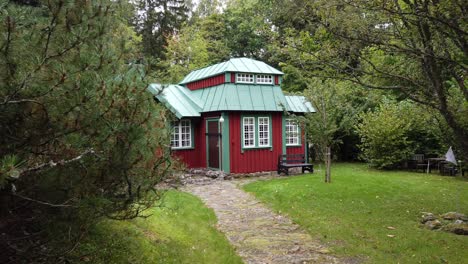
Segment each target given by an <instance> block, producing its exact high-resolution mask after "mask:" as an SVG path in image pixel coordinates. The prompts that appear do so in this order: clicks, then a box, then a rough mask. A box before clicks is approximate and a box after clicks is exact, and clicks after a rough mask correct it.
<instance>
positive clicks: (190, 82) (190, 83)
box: [179, 58, 283, 91]
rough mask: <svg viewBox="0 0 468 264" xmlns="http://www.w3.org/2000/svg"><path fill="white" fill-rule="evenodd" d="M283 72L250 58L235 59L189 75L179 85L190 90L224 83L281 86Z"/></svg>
mask: <svg viewBox="0 0 468 264" xmlns="http://www.w3.org/2000/svg"><path fill="white" fill-rule="evenodd" d="M282 75H283V72H281V71H279V70H277V69H275V68H273V67H271V66H270V65H268V64H266V63H264V62H262V61H258V60H254V59H249V58H233V59H230V60H228V61H225V62H221V63H218V64H215V65H211V66H209V67H205V68H202V69H198V70H195V71H192V72H191V73H189V74H188V75H187V76H186V77H185V78H184V79H183V80H182V81H181V82H180V83H179V85H183V86H185V87H187V88H188V89H190V90H192V91H193V90H198V89H203V88H208V87H212V86H216V85H220V84H224V83H232V84H234V83H235V84H239V85H241V84H248V85H252V84H253V85H256V84H259V85H280V84H281V81H282Z"/></svg>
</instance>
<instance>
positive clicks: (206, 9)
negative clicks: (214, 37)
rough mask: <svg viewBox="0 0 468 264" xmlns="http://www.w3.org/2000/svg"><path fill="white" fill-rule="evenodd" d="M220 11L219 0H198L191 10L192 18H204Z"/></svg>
mask: <svg viewBox="0 0 468 264" xmlns="http://www.w3.org/2000/svg"><path fill="white" fill-rule="evenodd" d="M220 12H221V2H220V1H218V0H200V1H199V2H198V5H197V8H196V9H195V11H194V12H193V17H194V18H197V19H198V18H205V17H209V16H211V15H214V14H219V13H220Z"/></svg>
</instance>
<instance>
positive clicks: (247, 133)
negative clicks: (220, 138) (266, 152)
mask: <svg viewBox="0 0 468 264" xmlns="http://www.w3.org/2000/svg"><path fill="white" fill-rule="evenodd" d="M243 121H244V125H243V128H244V131H243V133H244V148H252V147H255V118H254V117H244V119H243Z"/></svg>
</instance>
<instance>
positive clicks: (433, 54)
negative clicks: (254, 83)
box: [286, 0, 468, 159]
mask: <svg viewBox="0 0 468 264" xmlns="http://www.w3.org/2000/svg"><path fill="white" fill-rule="evenodd" d="M305 2H307V3H308V4H309V5H308V6H309V8H310V11H309V13H311V12H312V13H313V14H315V15H314V16H313V17H314V19H309V20H308V23H309V24H311V25H309V26H304V27H303V28H301V29H299V28H296V29H294V30H290V31H289V34H288V35H287V37H286V41H287V43H288V47H291V48H293V49H296V50H297V51H298V53H299V56H295V58H298V59H300V58H301V57H303V56H305V55H307V56H308V57H309V58H310V59H309V60H308V61H306V62H305V64H303V65H302V66H303V67H304V68H307V69H308V70H309V71H311V72H312V73H313V74H314V75H315V76H317V77H322V78H333V79H338V80H347V81H351V82H354V83H356V84H358V85H361V86H363V87H368V88H371V89H381V90H386V91H388V92H389V93H391V94H394V95H396V96H398V97H399V98H400V99H405V98H406V99H410V100H412V101H414V102H416V103H418V104H420V105H425V106H428V107H430V108H432V109H434V110H436V111H437V112H439V113H440V115H441V116H442V117H443V118H444V120H445V122H446V123H447V125H448V127H449V128H450V130H451V133H453V135H454V137H453V138H454V143H455V145H456V146H457V149H459V150H460V152H461V153H462V157H464V159H466V157H468V140H466V139H467V138H468V123H467V119H466V116H468V108H467V106H468V103H467V101H468V88H467V87H466V83H467V82H466V78H465V76H466V71H467V69H466V60H467V55H468V53H467V51H468V49H467V47H468V46H467V41H466V37H467V27H466V25H467V21H466V16H465V15H464V14H466V4H465V3H464V1H459V0H456V1H449V0H442V1H430V0H423V1H410V0H403V1H384V0H379V1H365V0H358V1H339V0H336V1H335V0H316V1H312V0H310V1H305ZM298 14H299V15H301V13H299V12H298ZM305 19H306V18H305V17H304V20H303V21H306V20H305Z"/></svg>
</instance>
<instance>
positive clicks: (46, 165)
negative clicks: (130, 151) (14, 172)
mask: <svg viewBox="0 0 468 264" xmlns="http://www.w3.org/2000/svg"><path fill="white" fill-rule="evenodd" d="M88 154H94V155H96V152H95V151H94V150H93V149H88V150H86V151H85V152H83V153H81V154H80V155H78V156H76V157H74V158H72V159H69V160H59V161H57V162H54V161H53V160H50V161H49V162H46V163H42V164H39V165H36V166H34V167H31V168H27V169H24V170H22V171H21V172H20V174H19V175H20V176H21V175H23V174H26V173H33V172H38V171H41V170H44V169H48V168H53V167H56V166H64V165H67V164H69V163H72V162H75V161H79V160H81V159H82V158H83V157H84V156H86V155H88Z"/></svg>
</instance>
